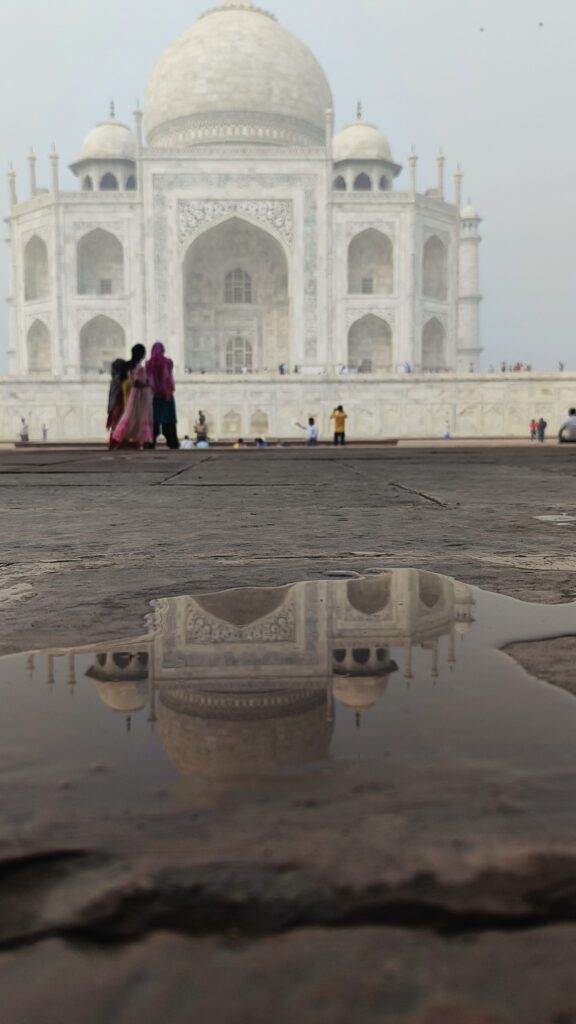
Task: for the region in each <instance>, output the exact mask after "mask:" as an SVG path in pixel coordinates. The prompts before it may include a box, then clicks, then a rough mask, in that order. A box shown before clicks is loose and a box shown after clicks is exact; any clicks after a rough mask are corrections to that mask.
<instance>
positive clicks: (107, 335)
mask: <svg viewBox="0 0 576 1024" xmlns="http://www.w3.org/2000/svg"><path fill="white" fill-rule="evenodd" d="M125 351H126V336H125V333H124V328H123V327H121V325H120V324H119V323H118V322H117V321H116V320H112V319H111V317H108V316H104V315H103V314H99V315H98V316H95V317H93V318H92V320H89V321H88V323H86V324H84V327H83V328H82V330H81V331H80V372H81V373H109V372H110V367H111V365H112V363H113V362H114V360H115V359H118V358H119V357H122V356H124V353H125Z"/></svg>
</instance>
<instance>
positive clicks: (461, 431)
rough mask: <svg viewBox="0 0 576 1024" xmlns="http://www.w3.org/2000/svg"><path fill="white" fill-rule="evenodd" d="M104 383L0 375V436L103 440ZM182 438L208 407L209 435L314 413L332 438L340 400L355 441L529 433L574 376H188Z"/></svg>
mask: <svg viewBox="0 0 576 1024" xmlns="http://www.w3.org/2000/svg"><path fill="white" fill-rule="evenodd" d="M107 390H108V385H107V381H106V379H105V378H100V379H95V380H91V381H73V380H70V381H66V382H62V381H58V380H49V379H45V380H41V381H38V382H32V381H30V380H29V379H27V378H25V377H19V378H14V379H10V380H9V379H7V378H4V379H0V440H5V441H14V440H15V439H16V438H17V436H18V432H19V426H20V417H21V416H25V417H26V418H27V420H28V423H29V426H30V436H31V439H32V440H40V439H41V433H42V425H43V424H44V423H46V425H47V426H48V432H49V439H50V440H63V441H76V440H78V439H82V438H84V439H89V440H99V439H100V440H101V439H102V438H103V437H104V436H105V433H104V424H105V409H106V400H107ZM177 403H178V416H179V423H180V432H181V434H186V433H188V434H190V436H192V434H193V429H192V428H193V423H194V420H195V418H196V414H197V412H198V409H203V410H205V411H206V414H207V419H208V425H209V430H210V434H211V436H212V437H213V438H222V439H224V440H232V439H236V438H237V437H245V438H247V439H250V438H254V437H255V436H260V435H265V436H268V437H271V438H276V437H279V438H296V437H300V438H302V433H301V431H299V430H298V429H297V427H296V423H297V422H300V423H304V422H306V418H307V417H308V416H316V417H317V418H318V421H319V424H320V428H321V435H322V437H324V438H329V437H330V432H331V425H330V413H331V412H332V410H333V408H334V406H335V404H340V403H342V404H343V405H344V406H345V408H346V410H347V412H348V415H349V420H348V431H349V436H350V439H351V440H354V439H356V440H371V439H372V440H373V439H378V438H386V437H397V438H410V437H419V438H438V439H440V438H442V437H443V436H444V434H445V433H446V424H448V426H449V428H450V433H451V435H452V437H455V438H457V437H494V438H496V437H510V438H515V437H516V438H520V437H527V436H528V424H529V422H530V420H531V419H532V418H533V417H534V416H537V417H540V416H544V418H545V419H546V420H547V422H548V424H549V427H550V430H551V431H556V430H558V429H559V427H560V425H561V423H562V422H564V420H565V418H566V414H567V410H568V409H569V408H570V407H571V406H573V405H574V404H576V375H574V374H571V373H562V374H559V373H558V374H553V373H549V374H545V373H529V374H465V375H458V374H432V375H421V376H420V375H408V376H403V377H402V376H397V375H393V374H391V375H388V376H374V377H373V376H368V375H366V376H362V377H360V376H359V377H322V378H315V377H305V376H300V375H294V376H290V377H283V378H277V377H276V378H271V377H265V376H259V375H253V376H251V377H250V378H249V379H246V378H241V379H235V380H233V381H230V382H229V383H228V384H227V385H226V387H225V388H223V387H222V378H221V377H220V376H219V375H214V376H204V377H201V378H195V377H189V376H184V377H181V378H180V379H179V380H178V381H177Z"/></svg>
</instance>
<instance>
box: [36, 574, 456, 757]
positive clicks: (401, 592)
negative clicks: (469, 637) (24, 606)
mask: <svg viewBox="0 0 576 1024" xmlns="http://www.w3.org/2000/svg"><path fill="white" fill-rule="evenodd" d="M473 606H474V599H473V597H472V594H471V591H470V590H469V588H468V587H467V586H465V585H464V584H461V583H457V582H454V581H452V580H450V579H448V578H445V577H441V576H435V575H432V574H430V573H425V572H419V571H417V570H411V569H395V570H391V571H389V572H385V573H382V574H380V575H378V576H373V577H368V578H366V579H358V580H351V581H346V582H344V581H343V582H338V583H333V582H321V583H303V584H297V585H293V586H288V587H284V588H280V589H257V590H256V589H254V590H235V591H226V592H223V593H221V594H210V595H206V596H203V597H179V598H165V599H162V600H161V601H159V602H157V603H156V605H155V609H154V612H153V613H152V614H151V616H150V619H149V631H148V633H147V634H146V635H145V636H144V637H137V638H134V639H133V640H123V641H119V642H118V643H117V644H113V645H110V644H106V645H101V646H99V645H93V646H91V647H89V648H83V649H79V650H78V651H77V652H67V653H68V657H69V658H70V668H69V672H70V678H69V682H70V683H71V685H72V684H73V682H74V667H73V661H74V656H75V653H76V654H86V653H89V654H92V655H93V658H94V660H93V665H92V667H91V668H89V670H88V673H87V675H88V677H89V678H90V679H92V680H94V681H95V684H96V687H97V690H98V694H99V696H100V697H101V699H102V700H103V702H104V703H105V704H106V705H107V706H108V707H110V708H111V709H112V710H114V711H116V712H119V713H122V714H124V715H126V716H133V715H136V714H138V713H140V712H143V711H145V709H146V708H148V716H149V719H150V720H151V721H153V722H154V721H158V728H159V731H160V738H161V742H162V744H163V746H164V748H165V750H166V753H167V754H168V756H169V758H170V759H171V760H172V761H173V763H174V765H175V766H176V768H177V769H178V770H179V771H180V772H182V773H183V774H188V773H194V772H197V771H199V770H200V769H201V770H202V771H208V772H212V773H214V774H216V775H218V774H219V773H223V774H226V773H227V772H228V773H233V771H236V772H244V773H249V772H250V771H251V770H258V771H265V770H268V771H269V770H270V769H272V768H273V767H276V768H278V767H281V766H282V765H288V764H293V763H296V762H304V763H305V762H310V761H315V760H321V759H322V758H325V757H326V755H327V751H328V748H329V745H330V737H331V733H332V722H333V704H334V701H335V700H336V701H338V702H339V703H340V704H342V705H344V706H345V707H347V708H351V709H353V710H355V711H357V712H360V711H362V710H364V709H367V708H370V707H372V706H374V705H376V704H377V703H378V701H379V700H380V699H381V698H382V697H383V696H384V694H385V692H386V688H387V685H388V680H389V678H390V676H391V675H392V674H393V673H395V672H397V671H398V664H396V662H395V661H394V660H392V652H393V653H394V655H395V657H398V660H399V661H400V660H402V662H403V664H402V670H403V672H404V675H405V677H406V679H408V680H410V679H411V678H412V672H413V669H412V652H413V650H414V647H415V646H416V645H418V646H420V647H421V648H423V649H424V651H425V652H427V655H429V669H430V674H431V676H432V677H435V676H436V675H437V674H438V657H439V645H440V642H441V640H442V638H446V641H447V645H448V661H449V662H451V663H455V660H456V646H455V638H456V636H457V634H458V633H462V632H465V631H467V630H468V629H469V627H470V624H471V623H472V622H473ZM61 653H62V652H52V653H51V654H50V667H49V672H50V674H51V673H52V671H53V664H54V658H55V657H57V656H59V654H61ZM48 682H49V683H50V682H51V678H50V677H49V679H48ZM234 765H235V767H234V768H233V766H234Z"/></svg>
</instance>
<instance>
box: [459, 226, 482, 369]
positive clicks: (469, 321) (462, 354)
mask: <svg viewBox="0 0 576 1024" xmlns="http://www.w3.org/2000/svg"><path fill="white" fill-rule="evenodd" d="M481 222H482V218H481V217H479V216H478V214H477V213H476V211H475V210H474V208H473V207H472V206H467V207H466V209H465V210H464V211H463V213H462V221H461V231H460V272H459V279H460V291H459V300H458V363H459V369H462V370H464V371H467V370H469V369H474V370H475V371H476V370H478V368H479V362H480V353H481V351H482V347H481V343H480V303H481V302H482V295H481V293H480V242H481V241H482V238H481V235H480V224H481Z"/></svg>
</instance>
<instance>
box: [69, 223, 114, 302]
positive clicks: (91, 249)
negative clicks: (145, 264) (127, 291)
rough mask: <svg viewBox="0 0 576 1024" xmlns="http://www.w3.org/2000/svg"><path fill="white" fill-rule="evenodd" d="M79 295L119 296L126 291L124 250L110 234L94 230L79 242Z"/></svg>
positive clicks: (77, 252)
mask: <svg viewBox="0 0 576 1024" xmlns="http://www.w3.org/2000/svg"><path fill="white" fill-rule="evenodd" d="M76 266H77V274H78V294H79V295H120V294H122V292H123V291H124V248H123V246H122V243H121V242H120V240H119V239H118V238H117V237H116V235H113V234H112V233H111V232H110V231H104V229H103V228H95V229H94V230H93V231H89V232H88V234H87V235H83V237H82V238H81V239H80V241H79V242H78V245H77V248H76Z"/></svg>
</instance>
